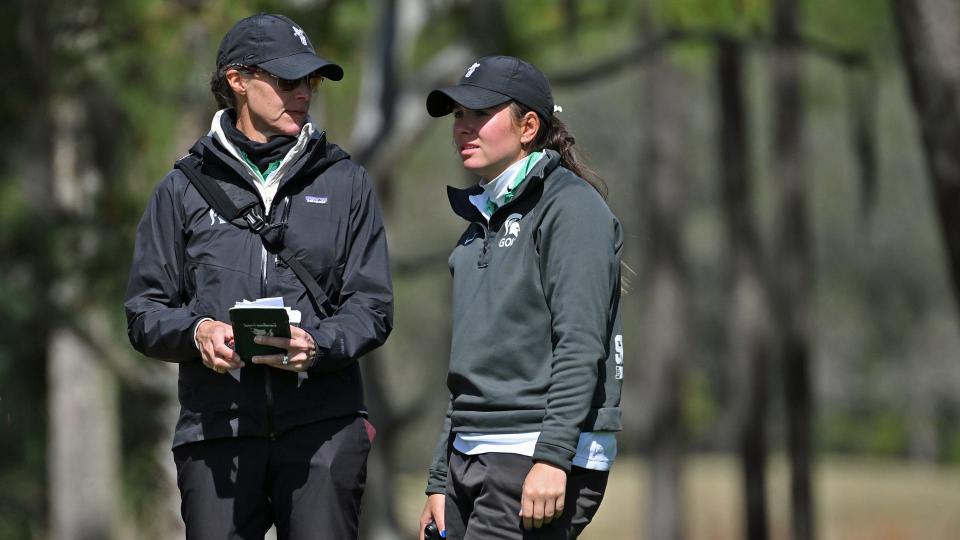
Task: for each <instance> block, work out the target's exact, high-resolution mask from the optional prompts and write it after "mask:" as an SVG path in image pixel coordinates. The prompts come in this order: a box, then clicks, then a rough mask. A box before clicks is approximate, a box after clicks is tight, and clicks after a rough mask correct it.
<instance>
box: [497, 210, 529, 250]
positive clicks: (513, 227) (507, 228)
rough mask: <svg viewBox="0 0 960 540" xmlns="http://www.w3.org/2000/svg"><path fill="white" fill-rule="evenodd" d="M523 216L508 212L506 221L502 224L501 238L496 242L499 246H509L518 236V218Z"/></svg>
mask: <svg viewBox="0 0 960 540" xmlns="http://www.w3.org/2000/svg"><path fill="white" fill-rule="evenodd" d="M521 219H523V216H522V215H520V214H510V216H509V217H507V221H506V222H504V224H503V238H501V239H500V242H499V243H498V244H497V245H498V246H499V247H510V246H512V245H513V243H514V241H516V239H517V238H518V237H519V236H520V220H521Z"/></svg>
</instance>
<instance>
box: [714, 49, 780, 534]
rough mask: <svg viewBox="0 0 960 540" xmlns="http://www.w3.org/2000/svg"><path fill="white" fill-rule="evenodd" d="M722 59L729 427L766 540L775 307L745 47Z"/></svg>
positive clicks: (751, 518) (749, 528) (754, 530)
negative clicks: (760, 216)
mask: <svg viewBox="0 0 960 540" xmlns="http://www.w3.org/2000/svg"><path fill="white" fill-rule="evenodd" d="M717 54H718V58H717V63H716V77H717V79H716V80H717V85H718V89H719V92H720V96H719V109H720V111H719V112H720V118H719V131H718V134H717V135H718V139H719V150H720V153H719V156H718V159H719V161H720V163H719V167H720V170H721V183H722V186H723V187H722V189H723V211H724V222H725V226H726V229H727V236H728V239H729V245H730V257H731V264H732V269H733V280H734V283H733V289H732V290H733V297H732V300H731V306H730V318H729V325H730V326H729V333H730V338H729V347H730V356H729V362H730V368H731V369H732V372H733V380H732V383H733V385H734V388H733V393H732V394H733V404H732V407H731V415H732V422H731V424H732V427H733V430H734V433H733V434H734V436H736V437H737V439H738V443H737V445H738V448H739V451H740V459H741V462H742V467H743V475H744V488H745V496H744V501H745V505H746V506H745V511H746V514H745V519H746V537H747V538H748V539H749V540H762V539H765V538H767V535H768V518H767V507H766V455H767V447H766V439H765V437H766V433H765V428H764V420H765V412H766V407H767V389H766V368H767V363H768V362H769V360H770V358H771V344H770V328H769V327H768V321H769V319H770V307H769V298H768V293H767V287H766V283H765V279H764V272H763V255H762V253H761V251H762V250H761V244H760V236H759V234H758V231H757V227H756V225H755V224H754V218H753V212H752V209H751V205H752V202H753V201H752V192H751V190H752V186H751V179H750V159H749V151H748V141H749V137H748V134H747V129H748V125H749V124H748V122H747V110H746V108H745V98H744V95H745V90H744V86H743V74H742V72H743V45H742V44H741V43H739V42H737V41H735V40H732V39H726V38H720V39H718V41H717Z"/></svg>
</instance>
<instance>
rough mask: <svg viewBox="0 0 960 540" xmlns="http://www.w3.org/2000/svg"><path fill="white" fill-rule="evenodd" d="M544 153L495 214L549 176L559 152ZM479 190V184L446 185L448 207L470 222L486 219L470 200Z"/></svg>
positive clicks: (519, 198) (554, 166)
mask: <svg viewBox="0 0 960 540" xmlns="http://www.w3.org/2000/svg"><path fill="white" fill-rule="evenodd" d="M544 153H545V154H547V157H546V158H545V159H541V160H540V161H539V162H537V164H536V165H534V166H533V169H531V170H530V172H529V173H527V178H526V180H524V181H523V182H522V183H521V184H520V185H519V186H517V194H516V195H515V196H514V197H513V200H512V201H510V202H509V203H507V204H505V205H503V206H502V207H500V208H498V209H497V211H496V212H495V214H496V213H500V212H501V211H503V209H504V208H510V207H511V206H514V205H515V204H517V202H518V201H520V200H521V199H523V198H524V196H525V195H526V194H528V193H532V192H534V191H535V190H534V189H533V188H534V187H535V186H539V185H540V184H542V183H543V181H544V179H545V178H546V177H548V176H550V173H552V172H553V170H554V169H556V168H557V166H558V165H560V154H558V153H557V152H556V151H554V150H550V149H546V150H544ZM481 192H483V187H481V186H480V185H479V184H475V185H473V186H470V187H468V188H463V189H461V188H455V187H453V186H447V198H448V199H450V207H451V208H452V209H453V212H454V213H455V214H457V215H458V216H460V217H462V218H463V219H465V220H467V221H470V222H475V221H481V222H483V221H486V218H484V217H483V214H481V213H480V211H479V210H477V207H476V206H474V205H473V203H471V202H470V196H471V195H479V194H480V193H481ZM490 220H491V221H493V216H491V218H490Z"/></svg>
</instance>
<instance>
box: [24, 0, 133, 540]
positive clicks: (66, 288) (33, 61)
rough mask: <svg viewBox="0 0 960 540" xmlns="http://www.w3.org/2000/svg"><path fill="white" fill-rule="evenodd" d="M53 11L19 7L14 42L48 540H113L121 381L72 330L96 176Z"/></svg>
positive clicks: (39, 4)
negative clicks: (36, 311)
mask: <svg viewBox="0 0 960 540" xmlns="http://www.w3.org/2000/svg"><path fill="white" fill-rule="evenodd" d="M56 11H57V10H55V9H53V6H51V5H50V2H48V1H45V0H39V1H32V2H22V3H21V6H20V12H21V13H22V14H23V18H22V20H21V22H20V28H19V36H18V39H19V41H20V46H21V50H22V51H25V52H26V53H27V54H28V55H29V56H28V58H25V59H24V61H23V62H22V63H21V67H22V69H23V76H24V79H25V81H24V82H25V83H26V84H29V85H30V88H31V89H32V90H33V92H34V101H33V103H32V112H33V117H32V120H31V122H29V123H27V125H26V127H25V133H24V137H23V138H22V140H21V142H20V144H21V146H20V148H19V149H18V151H19V152H20V155H21V159H18V160H17V164H18V167H19V168H20V169H19V173H20V174H19V176H20V177H21V178H22V179H23V181H24V193H25V194H26V200H27V202H28V204H29V205H30V207H31V213H32V215H33V216H34V220H35V221H34V226H33V227H32V230H33V231H34V235H35V237H34V239H33V240H34V242H35V245H36V246H38V249H39V250H43V251H45V253H42V254H40V257H39V261H38V263H37V268H38V272H37V274H38V275H36V276H35V279H36V282H37V284H38V286H39V287H40V289H39V290H38V292H37V294H38V296H37V298H36V301H37V303H38V304H39V305H40V306H42V307H41V308H40V309H42V310H45V313H46V314H47V320H48V321H49V326H47V327H45V328H38V329H37V335H35V336H32V337H33V339H35V340H36V342H37V343H38V346H39V347H41V348H42V349H43V350H45V351H46V356H47V362H46V367H47V383H48V388H47V399H48V403H47V412H48V414H49V422H48V426H47V428H48V444H47V479H46V480H47V490H48V500H49V504H50V507H49V527H50V528H49V537H50V538H54V539H57V540H60V539H78V540H87V539H89V540H94V539H109V538H113V537H114V536H115V532H114V527H115V525H116V522H117V515H118V514H117V509H118V507H117V501H118V499H117V490H118V486H119V484H118V471H119V465H118V462H119V446H118V443H117V438H116V435H117V433H118V419H117V414H116V382H115V378H114V377H113V376H112V374H111V373H110V371H109V369H105V368H104V367H103V366H102V365H101V364H99V363H98V362H97V361H96V357H95V353H94V352H93V350H92V349H91V347H89V346H88V345H87V343H86V340H85V339H83V337H82V336H80V335H78V334H77V332H76V330H75V329H73V328H72V327H71V325H70V324H68V322H69V318H76V319H81V318H83V317H84V312H83V310H82V309H81V307H82V306H76V305H74V306H72V305H71V301H72V300H74V299H75V298H76V297H77V295H78V294H79V293H80V292H81V291H82V289H83V288H84V280H83V275H82V271H81V270H80V269H79V265H78V264H77V260H76V259H74V258H73V257H75V256H77V257H79V256H81V254H80V253H79V252H80V251H82V249H83V248H84V247H89V244H86V245H84V244H80V243H79V242H78V240H90V238H88V237H85V236H84V235H83V233H77V231H76V230H75V228H74V227H72V226H71V225H72V223H71V219H72V217H73V216H76V215H77V214H78V213H84V212H87V213H88V214H87V215H89V212H92V211H93V205H92V204H91V197H90V195H91V194H92V193H93V192H95V190H96V188H97V187H98V181H99V178H98V177H97V172H96V171H95V170H93V169H92V168H89V167H88V164H89V159H88V158H89V154H86V153H85V152H86V151H87V150H88V149H85V148H84V141H85V140H86V139H85V137H84V136H83V135H84V133H83V129H82V128H81V126H82V124H83V119H84V117H83V115H84V112H85V111H84V106H83V104H82V103H81V102H80V101H79V100H78V99H77V98H75V97H73V96H69V97H68V96H62V95H59V94H57V93H55V91H54V90H53V89H54V88H56V87H57V85H55V84H54V81H55V77H56V76H57V74H58V69H57V67H56V65H55V64H56V59H55V56H56V55H55V53H54V49H53V47H54V44H53V40H52V39H50V36H51V35H53V32H52V31H51V27H52V20H53V17H54V13H55V12H56ZM71 308H77V309H71Z"/></svg>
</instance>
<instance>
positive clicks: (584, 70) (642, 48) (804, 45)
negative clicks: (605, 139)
mask: <svg viewBox="0 0 960 540" xmlns="http://www.w3.org/2000/svg"><path fill="white" fill-rule="evenodd" d="M724 42H727V43H730V42H733V43H736V44H738V45H740V46H742V47H750V48H755V49H771V48H773V46H774V42H773V38H772V37H770V36H760V35H757V36H747V37H740V36H736V35H733V34H729V33H727V32H723V31H719V30H709V29H708V30H676V29H674V30H667V31H665V32H663V33H661V34H659V35H654V36H651V37H645V38H641V39H640V40H638V41H636V42H634V43H633V44H631V45H630V46H628V47H627V48H625V49H623V50H621V51H617V52H615V53H612V54H610V55H607V56H606V57H604V58H600V59H599V60H597V61H595V62H593V63H590V64H586V65H582V66H579V67H575V68H573V69H569V70H565V71H561V72H559V73H557V74H554V75H553V76H551V77H550V81H551V82H552V83H553V85H554V86H557V87H567V88H572V87H576V86H579V85H583V84H588V83H593V82H596V80H597V79H598V78H605V77H613V76H615V75H618V74H619V73H621V72H622V71H624V70H626V69H627V68H630V67H633V66H635V65H636V64H638V63H643V62H646V61H647V60H649V59H650V57H651V56H652V55H653V53H655V52H658V51H660V50H662V49H664V48H669V47H673V46H675V45H679V44H689V43H706V44H712V45H717V44H720V43H724ZM792 45H793V46H795V47H797V48H798V49H799V50H800V51H802V52H805V53H808V54H809V55H811V56H815V57H819V58H822V59H824V60H827V61H829V62H833V63H834V64H837V65H839V66H840V67H843V68H846V69H852V68H857V67H861V66H865V65H867V64H868V62H869V59H868V57H867V55H866V54H865V53H863V52H860V51H851V50H847V49H843V48H840V47H835V46H833V45H830V44H828V43H825V42H823V41H820V40H817V39H813V38H802V37H801V38H798V39H797V40H795V41H794V42H793V43H792Z"/></svg>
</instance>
